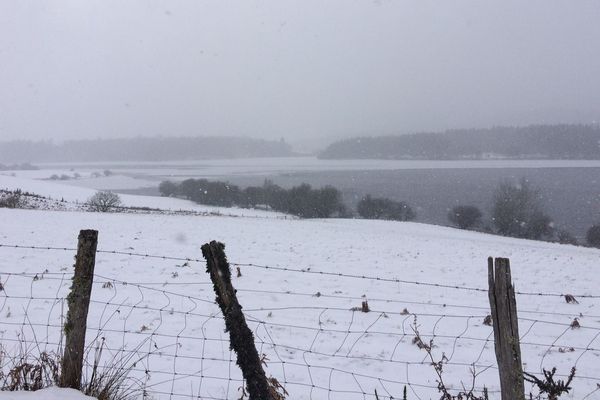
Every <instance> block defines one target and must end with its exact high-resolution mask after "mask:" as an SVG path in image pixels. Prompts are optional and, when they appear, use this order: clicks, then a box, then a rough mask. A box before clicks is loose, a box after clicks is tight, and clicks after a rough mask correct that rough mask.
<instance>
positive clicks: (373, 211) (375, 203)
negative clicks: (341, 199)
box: [357, 195, 416, 221]
mask: <svg viewBox="0 0 600 400" xmlns="http://www.w3.org/2000/svg"><path fill="white" fill-rule="evenodd" d="M357 211H358V215H360V216H361V217H362V218H366V219H389V220H395V221H411V220H413V219H415V217H416V214H415V212H414V211H413V210H412V209H411V208H410V206H409V205H408V204H406V203H405V202H403V201H393V200H390V199H386V198H372V197H371V196H369V195H367V196H366V197H365V198H363V199H362V200H361V201H359V202H358V206H357Z"/></svg>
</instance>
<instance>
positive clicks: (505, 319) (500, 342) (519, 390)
mask: <svg viewBox="0 0 600 400" xmlns="http://www.w3.org/2000/svg"><path fill="white" fill-rule="evenodd" d="M488 283H489V292H488V294H489V300H490V308H491V311H492V324H493V327H494V347H495V350H496V359H497V360H498V370H499V373H500V391H501V395H502V400H524V399H525V382H524V379H523V365H522V363H521V345H520V343H519V321H518V319H517V300H516V297H515V289H514V287H513V285H512V278H511V273H510V261H509V259H508V258H496V259H495V260H494V259H493V258H492V257H490V258H488Z"/></svg>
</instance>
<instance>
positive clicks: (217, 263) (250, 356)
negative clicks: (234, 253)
mask: <svg viewBox="0 0 600 400" xmlns="http://www.w3.org/2000/svg"><path fill="white" fill-rule="evenodd" d="M224 249H225V245H224V244H223V243H219V242H216V241H212V242H210V243H206V244H205V245H203V246H202V255H203V256H204V258H205V259H206V272H208V273H209V274H210V279H211V280H212V282H213V285H214V289H215V293H216V295H217V303H218V304H219V307H221V311H222V312H223V316H224V317H225V330H226V331H227V332H229V341H230V346H231V348H232V349H233V350H234V351H235V352H236V354H237V364H238V365H239V367H240V368H241V370H242V375H243V376H244V379H245V380H246V387H247V389H248V394H249V395H250V399H249V400H272V399H273V398H274V396H273V395H272V394H271V392H270V388H269V383H268V382H267V376H266V375H265V371H264V370H263V368H262V365H261V360H260V357H259V355H258V351H257V350H256V346H255V344H254V335H253V334H252V331H251V330H250V328H249V327H248V325H247V324H246V318H245V317H244V313H243V312H242V306H241V305H240V303H239V302H238V299H237V296H236V291H235V289H234V288H233V285H232V284H231V270H230V269H229V263H228V262H227V257H226V256H225V251H224Z"/></svg>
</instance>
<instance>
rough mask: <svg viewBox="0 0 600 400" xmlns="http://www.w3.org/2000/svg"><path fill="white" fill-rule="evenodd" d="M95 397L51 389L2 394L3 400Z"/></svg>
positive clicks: (88, 399) (59, 399)
mask: <svg viewBox="0 0 600 400" xmlns="http://www.w3.org/2000/svg"><path fill="white" fill-rule="evenodd" d="M93 398H94V397H89V396H84V395H83V394H82V393H81V392H78V391H77V390H74V389H60V388H55V387H51V388H48V389H43V390H38V391H37V392H0V399H2V400H39V399H43V400H92V399H93Z"/></svg>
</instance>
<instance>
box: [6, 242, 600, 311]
mask: <svg viewBox="0 0 600 400" xmlns="http://www.w3.org/2000/svg"><path fill="white" fill-rule="evenodd" d="M3 247H5V248H14V249H30V250H55V251H72V252H73V251H77V249H75V248H69V247H52V246H36V245H16V244H5V243H0V248H3ZM96 252H97V253H99V254H116V255H125V256H130V257H143V258H155V259H162V260H172V261H184V262H199V263H203V262H204V260H203V259H199V258H190V257H177V256H168V255H157V254H149V253H136V252H127V251H120V250H105V249H98V250H96ZM229 264H230V265H231V266H233V267H251V268H260V269H265V270H272V271H283V272H294V273H304V274H311V275H320V276H333V277H338V278H349V279H361V280H370V281H378V282H387V283H400V284H409V285H416V286H428V287H434V288H442V289H454V290H463V291H471V292H481V293H488V290H489V289H487V288H480V287H474V286H464V285H453V284H443V283H436V282H428V281H417V280H405V279H399V278H386V277H380V276H372V275H362V274H360V275H359V274H346V273H342V272H331V271H321V270H313V269H312V268H310V267H307V268H291V267H281V266H269V265H262V264H256V263H241V262H230V263H229ZM155 284H160V283H158V282H156V283H155ZM515 294H517V295H521V296H539V297H563V298H564V297H565V296H567V295H570V296H573V297H576V298H588V299H600V295H593V294H573V293H552V292H526V291H517V290H516V291H515Z"/></svg>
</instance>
